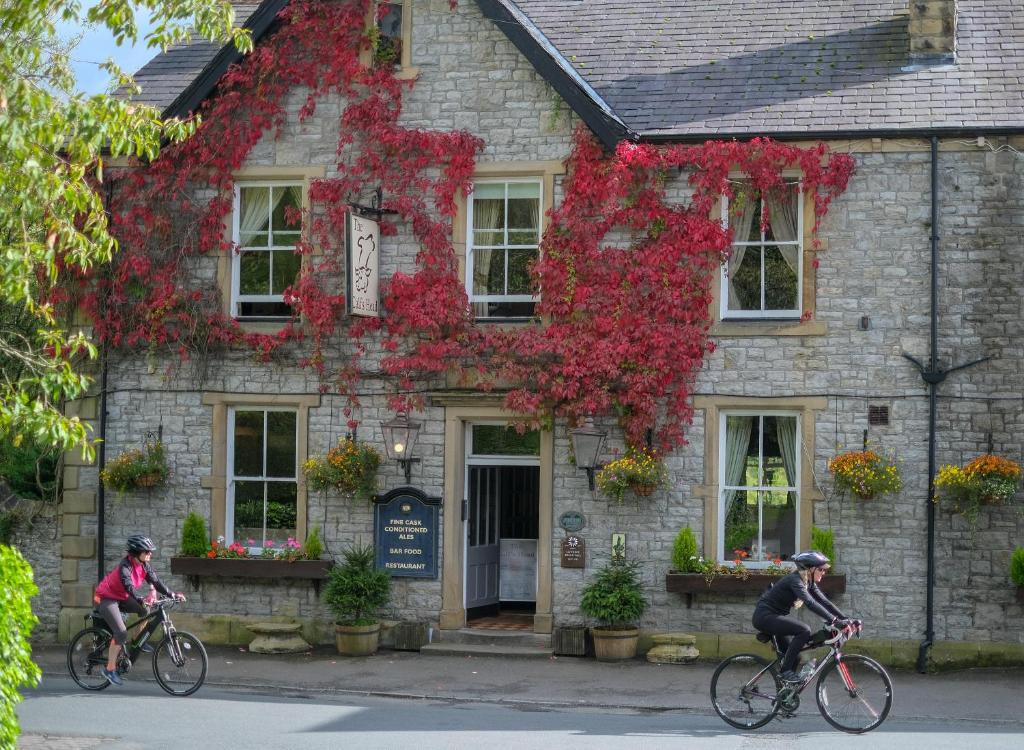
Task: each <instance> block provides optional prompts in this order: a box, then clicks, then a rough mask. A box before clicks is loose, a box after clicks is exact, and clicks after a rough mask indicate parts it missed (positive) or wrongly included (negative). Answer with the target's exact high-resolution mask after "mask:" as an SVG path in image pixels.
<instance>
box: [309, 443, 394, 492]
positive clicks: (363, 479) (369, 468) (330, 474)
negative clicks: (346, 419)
mask: <svg viewBox="0 0 1024 750" xmlns="http://www.w3.org/2000/svg"><path fill="white" fill-rule="evenodd" d="M379 467H380V453H378V452H377V449H376V448H374V447H373V446H372V445H370V444H368V443H359V442H356V441H355V440H350V439H349V438H342V439H341V440H339V441H338V444H337V445H336V446H334V447H333V448H331V449H330V450H329V451H327V455H326V456H313V457H311V458H310V459H308V460H307V461H306V462H305V463H304V464H303V465H302V473H303V474H304V475H305V477H306V484H307V485H308V486H309V488H310V489H312V490H326V489H335V490H338V491H340V492H343V493H346V494H351V495H355V496H357V497H361V498H363V499H365V500H369V499H370V498H371V497H373V495H374V493H376V491H377V469H378V468H379Z"/></svg>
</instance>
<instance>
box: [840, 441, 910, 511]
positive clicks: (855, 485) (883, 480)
mask: <svg viewBox="0 0 1024 750" xmlns="http://www.w3.org/2000/svg"><path fill="white" fill-rule="evenodd" d="M828 470H829V471H830V472H832V476H833V477H835V483H836V488H837V489H839V490H841V491H843V492H849V493H850V494H852V495H854V496H855V497H857V498H859V499H861V500H873V499H874V498H875V497H877V496H878V495H885V494H895V493H897V492H899V491H900V490H901V489H903V479H902V478H901V477H900V471H899V468H898V467H897V466H896V464H895V462H893V461H891V460H889V459H886V458H883V457H882V456H879V455H878V454H877V453H875V452H874V451H869V450H863V451H849V452H847V453H840V454H839V455H838V456H835V457H834V458H832V459H831V460H830V461H829V462H828Z"/></svg>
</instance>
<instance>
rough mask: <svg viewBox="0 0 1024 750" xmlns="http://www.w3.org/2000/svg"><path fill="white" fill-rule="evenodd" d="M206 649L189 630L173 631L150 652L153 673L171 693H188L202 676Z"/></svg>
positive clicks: (194, 689)
mask: <svg viewBox="0 0 1024 750" xmlns="http://www.w3.org/2000/svg"><path fill="white" fill-rule="evenodd" d="M206 666H207V658H206V649H205V648H203V644H202V643H200V641H199V639H198V638H196V637H195V636H194V635H192V634H191V633H185V632H183V631H182V632H177V631H176V632H174V633H172V634H171V637H170V638H164V639H163V641H161V642H160V645H159V646H157V649H156V651H154V652H153V674H154V675H156V681H157V682H158V683H160V687H162V688H163V689H164V690H166V691H167V692H168V693H170V694H171V695H192V693H194V692H195V691H197V690H198V689H199V688H200V686H201V685H202V684H203V680H205V679H206Z"/></svg>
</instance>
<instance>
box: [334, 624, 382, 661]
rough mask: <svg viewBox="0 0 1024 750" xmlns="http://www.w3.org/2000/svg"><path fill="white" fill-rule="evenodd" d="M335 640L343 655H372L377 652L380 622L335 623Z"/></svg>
mask: <svg viewBox="0 0 1024 750" xmlns="http://www.w3.org/2000/svg"><path fill="white" fill-rule="evenodd" d="M334 642H335V645H336V646H337V647H338V653H339V654H341V655H342V656H370V655H371V654H375V653H377V645H378V644H379V643H380V623H379V622H375V623H373V624H372V625H335V626H334Z"/></svg>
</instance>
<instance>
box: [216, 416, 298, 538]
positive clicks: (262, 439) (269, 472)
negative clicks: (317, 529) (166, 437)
mask: <svg viewBox="0 0 1024 750" xmlns="http://www.w3.org/2000/svg"><path fill="white" fill-rule="evenodd" d="M228 414H229V416H228V436H229V443H228V452H227V457H228V472H229V473H228V476H227V480H228V494H227V528H228V529H229V530H230V534H229V537H230V538H229V539H228V540H227V541H228V543H230V542H232V541H236V542H239V543H240V544H242V545H245V546H248V547H250V548H251V549H252V550H253V551H255V552H259V551H260V550H262V548H263V547H264V546H265V545H266V544H267V543H268V540H269V542H270V543H271V544H272V545H274V546H277V547H280V546H281V544H282V543H284V542H285V541H287V540H288V538H289V537H292V538H294V537H295V535H296V526H297V515H298V476H297V471H298V469H297V466H298V458H297V435H298V429H297V425H298V420H297V413H296V412H295V411H283V410H276V409H260V408H248V407H234V408H232V409H231V410H230V411H229V412H228Z"/></svg>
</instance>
